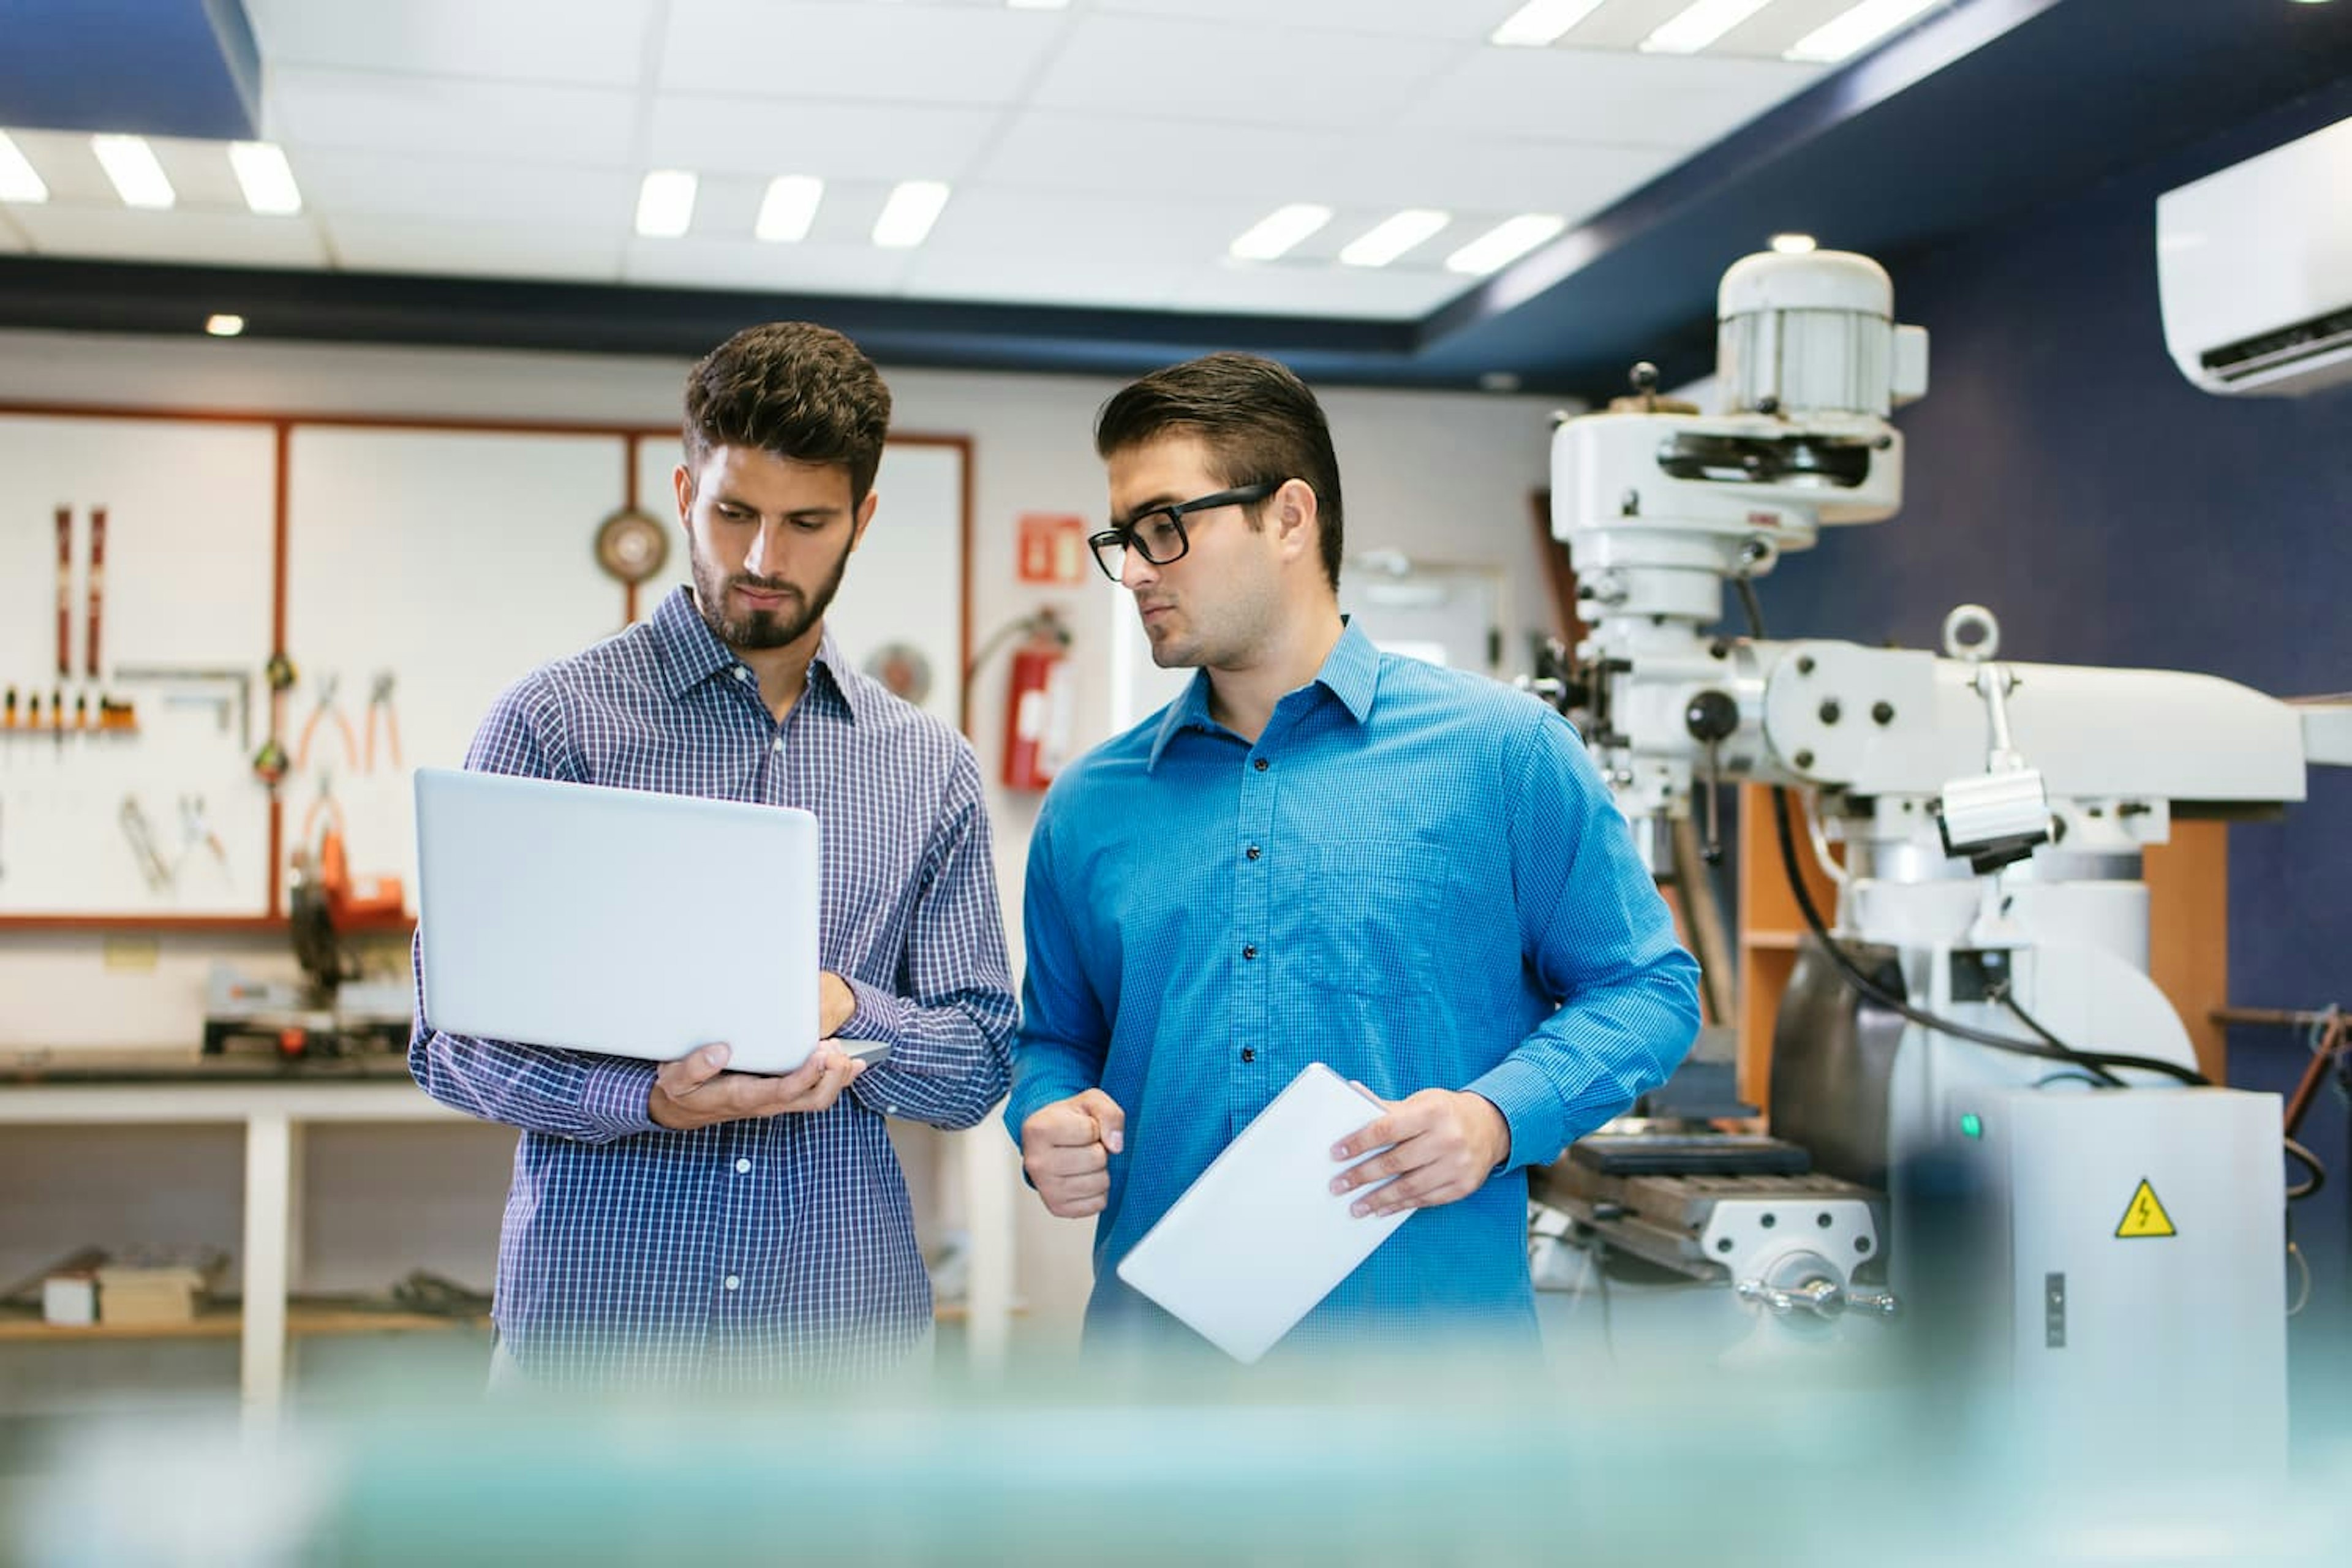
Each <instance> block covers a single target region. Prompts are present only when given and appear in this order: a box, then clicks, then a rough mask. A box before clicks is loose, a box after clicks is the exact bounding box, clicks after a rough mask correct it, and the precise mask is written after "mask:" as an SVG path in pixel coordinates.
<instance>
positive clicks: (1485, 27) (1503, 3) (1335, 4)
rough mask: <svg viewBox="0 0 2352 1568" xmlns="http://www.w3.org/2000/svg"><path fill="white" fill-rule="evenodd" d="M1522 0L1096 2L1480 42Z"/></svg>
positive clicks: (1097, 2)
mask: <svg viewBox="0 0 2352 1568" xmlns="http://www.w3.org/2000/svg"><path fill="white" fill-rule="evenodd" d="M1521 3H1522V0H1468V3H1464V0H1451V3H1446V0H1441V3H1439V4H1436V5H1432V4H1431V3H1430V0H1093V5H1094V9H1096V10H1097V11H1102V12H1108V13H1116V14H1119V15H1125V16H1164V17H1177V18H1181V19H1184V20H1189V21H1198V22H1220V23H1225V24H1230V25H1239V26H1252V27H1258V26H1271V27H1320V28H1326V29H1329V30H1334V31H1342V32H1350V33H1389V34H1402V35H1403V36H1406V37H1416V38H1448V39H1453V40H1455V41H1475V40H1481V39H1484V38H1485V37H1486V35H1487V34H1488V33H1491V32H1493V31H1494V30H1495V24H1496V23H1497V22H1499V21H1501V20H1502V19H1503V18H1504V17H1505V16H1509V15H1510V14H1511V13H1512V12H1513V11H1515V10H1517V8H1518V7H1519V5H1520V4H1521Z"/></svg>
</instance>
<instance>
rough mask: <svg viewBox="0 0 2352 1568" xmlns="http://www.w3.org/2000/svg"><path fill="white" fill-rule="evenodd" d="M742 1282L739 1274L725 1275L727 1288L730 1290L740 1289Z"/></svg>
mask: <svg viewBox="0 0 2352 1568" xmlns="http://www.w3.org/2000/svg"><path fill="white" fill-rule="evenodd" d="M742 1284H743V1280H742V1279H741V1277H740V1276H739V1275H734V1274H730V1275H729V1276H728V1277H727V1289H730V1290H735V1289H741V1287H742Z"/></svg>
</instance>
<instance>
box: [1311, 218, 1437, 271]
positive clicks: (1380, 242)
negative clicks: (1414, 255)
mask: <svg viewBox="0 0 2352 1568" xmlns="http://www.w3.org/2000/svg"><path fill="white" fill-rule="evenodd" d="M1451 221H1452V219H1451V218H1450V217H1449V216H1448V215H1446V214H1444V213H1442V212H1437V211H1434V210H1433V209H1432V208H1429V207H1407V208H1406V209H1405V210H1404V211H1402V212H1401V213H1399V214H1397V215H1396V216H1394V217H1392V218H1389V219H1387V220H1386V221H1384V222H1382V223H1381V224H1380V225H1378V226H1375V227H1373V228H1371V229H1369V230H1367V231H1366V232H1365V233H1363V234H1361V235H1359V236H1358V237H1356V238H1354V239H1353V240H1350V241H1349V243H1348V246H1347V247H1346V248H1345V249H1343V250H1341V251H1340V252H1339V260H1340V261H1341V262H1342V263H1343V264H1344V265H1346V266H1349V267H1386V266H1387V265H1388V264H1389V263H1390V262H1391V261H1394V260H1395V259H1396V258H1398V257H1400V256H1402V255H1403V254H1404V253H1405V252H1406V251H1408V250H1411V249H1412V247H1414V246H1416V245H1419V244H1420V243H1421V242H1422V241H1423V240H1424V239H1427V238H1428V237H1430V236H1431V235H1433V234H1435V233H1436V232H1437V231H1438V230H1439V229H1441V228H1444V226H1446V225H1447V224H1448V223H1449V222H1451Z"/></svg>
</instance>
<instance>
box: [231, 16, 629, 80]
mask: <svg viewBox="0 0 2352 1568" xmlns="http://www.w3.org/2000/svg"><path fill="white" fill-rule="evenodd" d="M245 8H246V12H247V16H250V17H251V18H252V22H253V30H254V35H255V37H256V39H257V41H258V43H259V44H260V46H261V51H262V54H263V56H264V58H267V59H268V61H269V62H270V64H271V66H272V67H273V68H279V69H283V68H288V67H295V66H323V67H329V68H348V69H352V70H370V71H398V72H404V73H408V74H412V75H419V76H463V77H498V78H504V79H509V80H521V81H544V82H576V83H582V84H585V85H591V86H604V87H634V86H635V85H636V83H637V81H638V80H639V79H640V78H641V77H642V76H643V74H644V72H645V68H646V44H647V42H648V39H649V37H650V35H651V28H652V22H653V16H654V14H655V11H656V5H655V4H654V0H568V3H567V4H566V5H563V6H562V9H561V11H560V12H555V13H551V10H550V8H549V7H548V6H547V5H545V4H543V3H542V0H245Z"/></svg>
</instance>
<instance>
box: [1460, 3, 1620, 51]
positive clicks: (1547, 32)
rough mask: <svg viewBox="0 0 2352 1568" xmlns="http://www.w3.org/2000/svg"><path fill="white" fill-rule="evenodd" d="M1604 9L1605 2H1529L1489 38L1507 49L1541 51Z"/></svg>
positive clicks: (1507, 17)
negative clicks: (1602, 7)
mask: <svg viewBox="0 0 2352 1568" xmlns="http://www.w3.org/2000/svg"><path fill="white" fill-rule="evenodd" d="M1599 9H1601V0H1528V3H1527V4H1526V5H1522V6H1520V7H1519V8H1518V9H1517V10H1516V11H1514V12H1512V13H1511V14H1510V15H1509V16H1506V17H1505V18H1503V25H1502V26H1499V27H1497V28H1496V29H1495V30H1494V31H1493V32H1491V33H1489V34H1487V35H1486V41H1487V42H1488V43H1490V44H1500V45H1502V46H1503V47H1505V48H1511V47H1517V48H1523V49H1540V48H1545V47H1549V45H1550V44H1551V42H1552V41H1553V40H1554V39H1556V38H1558V37H1559V36H1560V35H1561V34H1562V33H1565V32H1567V31H1568V30H1569V29H1570V27H1573V26H1576V25H1577V24H1578V23H1579V22H1581V21H1583V20H1584V19H1585V18H1586V17H1587V16H1591V15H1592V13H1594V12H1595V11H1598V10H1599Z"/></svg>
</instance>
